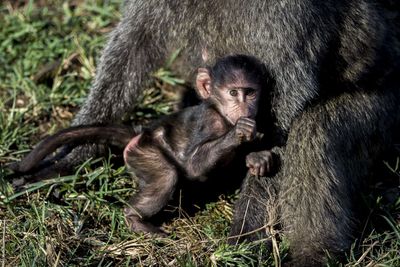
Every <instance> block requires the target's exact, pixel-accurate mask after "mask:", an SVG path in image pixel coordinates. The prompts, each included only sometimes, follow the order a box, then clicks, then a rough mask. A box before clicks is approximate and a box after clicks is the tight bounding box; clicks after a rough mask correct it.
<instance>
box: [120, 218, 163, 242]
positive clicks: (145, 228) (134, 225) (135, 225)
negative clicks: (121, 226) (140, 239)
mask: <svg viewBox="0 0 400 267" xmlns="http://www.w3.org/2000/svg"><path fill="white" fill-rule="evenodd" d="M125 221H126V223H127V224H128V227H129V229H130V230H131V231H132V232H135V233H144V234H151V235H155V236H159V237H166V236H167V234H166V233H165V232H163V231H162V230H161V229H160V228H159V227H156V226H154V225H153V224H151V223H149V222H145V221H143V220H142V219H141V218H140V217H139V216H136V215H125Z"/></svg>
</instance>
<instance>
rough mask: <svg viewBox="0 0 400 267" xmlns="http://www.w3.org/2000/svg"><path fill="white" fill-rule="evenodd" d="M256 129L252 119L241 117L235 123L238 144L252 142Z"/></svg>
mask: <svg viewBox="0 0 400 267" xmlns="http://www.w3.org/2000/svg"><path fill="white" fill-rule="evenodd" d="M256 132H257V127H256V122H255V120H253V119H250V118H245V117H241V118H239V120H238V121H237V122H236V125H235V134H236V137H237V138H238V140H239V143H242V142H249V141H252V140H254V138H255V137H256Z"/></svg>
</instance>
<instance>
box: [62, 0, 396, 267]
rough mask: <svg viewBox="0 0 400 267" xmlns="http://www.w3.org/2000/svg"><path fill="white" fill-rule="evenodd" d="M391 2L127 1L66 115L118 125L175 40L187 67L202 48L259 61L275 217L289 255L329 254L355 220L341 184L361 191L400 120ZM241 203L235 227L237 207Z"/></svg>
mask: <svg viewBox="0 0 400 267" xmlns="http://www.w3.org/2000/svg"><path fill="white" fill-rule="evenodd" d="M392 2H393V1H384V0H381V1H378V0H376V1H372V0H349V1H342V0H339V1H337V0H327V1H311V0H305V1H304V0H301V1H300V0H280V1H252V2H251V3H249V2H247V1H241V0H236V1H235V0H233V1H207V0H206V1H193V0H182V1H167V0H165V1H159V0H146V1H126V4H125V7H124V11H125V12H124V16H123V18H122V21H121V22H120V24H119V25H118V26H117V27H116V28H115V30H114V31H113V33H112V34H111V36H110V39H109V42H108V44H107V46H106V48H105V50H104V52H103V56H102V58H101V61H100V64H99V66H98V68H97V74H96V77H95V80H94V82H93V85H92V88H91V91H90V94H89V96H88V98H87V101H86V102H85V104H84V105H83V107H82V109H81V110H80V112H79V113H78V114H77V116H76V118H75V121H74V123H75V125H78V124H93V123H108V122H117V121H119V119H120V117H121V114H123V113H125V112H129V111H130V110H131V109H132V107H133V106H134V104H135V100H136V99H137V96H138V95H139V94H140V92H141V89H142V88H143V87H144V86H145V83H146V82H147V81H148V79H149V74H150V73H151V72H152V71H153V70H155V69H156V68H157V67H159V66H160V64H161V63H162V62H164V61H165V59H166V58H167V57H168V55H169V54H170V53H171V51H173V50H174V49H176V48H182V56H183V57H182V58H183V61H184V62H186V63H187V64H182V65H183V66H193V67H196V65H198V64H199V62H200V54H201V52H200V51H201V50H202V49H205V50H207V52H208V54H209V56H210V58H211V59H213V58H215V57H216V56H219V55H223V54H226V53H246V54H252V55H254V56H256V57H258V58H261V59H262V60H263V61H264V62H265V63H266V64H268V66H269V69H270V70H271V73H272V75H273V77H274V78H275V82H276V86H275V87H274V92H273V101H272V110H273V112H274V115H275V117H276V125H277V132H278V136H279V132H281V133H283V134H287V136H288V139H287V140H285V139H284V140H282V142H281V144H279V145H281V146H282V148H281V150H282V151H285V162H284V164H283V166H282V170H281V171H280V173H278V176H279V178H277V180H279V184H280V187H281V188H282V189H281V190H280V193H279V199H280V201H279V202H280V203H281V211H282V215H283V216H282V220H283V224H284V225H286V227H285V229H287V230H291V232H290V234H289V235H288V236H289V241H290V243H291V252H292V256H293V258H294V259H295V260H294V262H296V261H297V262H298V263H299V264H298V265H300V266H301V264H302V262H301V260H304V261H306V260H308V259H311V258H312V259H314V260H315V262H316V264H318V263H319V262H321V261H324V256H323V253H322V252H321V251H322V250H323V249H326V250H328V251H329V252H331V253H332V255H333V254H335V253H337V252H341V251H343V250H346V249H348V248H349V246H350V244H351V241H352V240H353V239H352V237H351V233H352V230H353V223H352V222H354V221H356V217H355V215H354V209H353V206H352V204H353V197H352V195H351V194H345V193H344V192H346V193H347V192H355V191H359V190H361V188H360V181H362V180H363V179H364V178H365V176H366V175H367V174H368V173H369V170H370V167H371V165H372V163H373V161H374V160H375V159H376V158H378V156H379V153H380V152H381V151H382V149H383V148H385V146H386V145H387V144H389V143H390V142H391V137H392V136H391V133H392V128H393V126H394V125H395V124H397V123H398V121H397V120H398V118H399V114H400V112H399V111H398V110H397V107H398V106H399V103H400V99H399V96H398V94H397V90H398V86H399V84H400V83H399V80H398V77H400V75H399V66H398V64H399V62H400V60H399V53H398V52H399V51H398V47H399V42H398V41H399V40H398V37H399V35H398V29H399V28H400V27H399V19H398V6H397V5H396V4H393V3H392ZM388 8H390V10H389V9H388ZM193 51H195V52H198V53H197V54H196V53H193ZM188 62H189V63H188ZM114 99H118V101H114ZM268 111H269V110H268V109H266V110H265V112H268ZM371 125H375V126H376V127H375V128H371ZM377 129H379V130H377ZM285 146H286V149H285ZM88 154H90V155H92V154H93V151H87V150H86V149H79V150H76V151H75V152H74V153H72V155H71V156H70V157H69V158H67V159H66V160H65V161H63V162H61V163H60V164H61V166H63V164H64V163H66V164H67V165H70V164H73V160H72V159H76V160H82V158H83V159H84V158H87V156H88ZM56 170H57V169H56ZM293 184H295V186H293ZM288 188H291V189H290V194H285V192H286V191H287V190H288ZM255 190H259V191H260V192H258V194H259V195H264V196H267V195H268V194H267V193H266V191H265V190H266V189H265V188H258V187H257V188H255ZM251 194H253V193H251ZM240 203H241V201H239V204H238V208H237V209H236V219H235V221H234V222H233V231H232V233H233V234H235V233H236V231H235V229H237V226H238V225H240V222H239V221H240V217H241V216H242V215H243V214H244V210H243V209H244V207H243V205H241V204H240ZM254 205H255V206H254V207H253V206H251V205H250V207H251V209H250V210H249V211H248V212H247V219H248V221H247V223H246V226H247V227H248V229H252V228H254V227H257V226H259V225H260V224H262V223H264V221H265V218H264V217H263V214H262V213H261V212H259V211H260V210H264V208H260V209H257V206H256V204H254ZM293 205H294V207H295V208H294V207H293ZM253 210H256V211H257V212H252V211H253ZM338 218H340V219H338ZM333 225H334V227H333ZM246 229H247V228H246ZM309 233H310V234H309Z"/></svg>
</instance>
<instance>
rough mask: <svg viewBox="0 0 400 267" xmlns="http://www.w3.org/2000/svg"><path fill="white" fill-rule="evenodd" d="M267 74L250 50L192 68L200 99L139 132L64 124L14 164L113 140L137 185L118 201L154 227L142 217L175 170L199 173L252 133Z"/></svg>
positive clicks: (163, 199)
mask: <svg viewBox="0 0 400 267" xmlns="http://www.w3.org/2000/svg"><path fill="white" fill-rule="evenodd" d="M267 77H268V75H267V71H266V68H265V66H264V65H263V64H262V63H261V62H260V61H258V60H257V59H255V58H253V57H250V56H245V55H232V56H227V57H224V58H222V59H219V60H218V61H217V62H216V64H215V65H214V66H213V67H209V68H207V69H203V68H202V69H199V74H198V76H197V79H196V85H197V86H196V88H197V91H198V93H199V96H201V97H202V98H203V99H204V100H203V102H202V103H201V104H199V105H197V106H194V107H190V108H186V109H184V110H182V111H181V112H177V113H175V114H172V115H169V116H166V117H164V118H163V119H160V120H159V121H158V122H155V123H153V125H151V126H150V127H148V128H145V129H144V130H143V131H142V132H134V131H133V130H131V129H130V128H128V127H123V126H75V127H71V128H68V129H64V130H62V131H60V132H58V133H56V134H55V135H53V136H50V137H48V138H46V139H45V140H43V141H42V142H41V143H40V144H39V145H37V146H36V147H35V148H34V150H33V151H32V152H30V153H29V154H28V155H27V156H26V157H25V158H24V159H22V160H21V162H20V163H19V164H16V167H15V168H14V170H15V171H16V172H19V173H27V172H30V171H32V169H34V167H35V166H37V165H39V163H40V162H41V160H42V159H43V158H45V157H46V156H48V155H49V154H50V153H52V152H54V151H56V150H57V149H58V148H59V147H60V146H62V145H69V146H71V145H72V146H76V145H79V144H85V143H86V144H87V143H94V144H99V143H106V144H109V145H116V146H120V147H122V148H124V160H125V163H126V166H127V167H128V170H129V171H131V172H132V173H133V176H134V177H135V178H137V179H138V192H137V193H136V194H135V196H134V197H133V198H132V199H131V200H130V201H129V206H128V207H127V208H125V216H126V221H127V223H128V225H129V226H130V228H131V229H132V230H133V231H135V232H159V229H158V228H156V227H155V226H153V225H152V224H150V223H149V222H147V220H148V219H149V218H151V217H153V216H154V215H156V214H157V213H158V212H159V211H160V210H161V209H162V208H163V207H164V206H165V205H166V204H167V203H168V201H169V200H170V199H171V198H172V196H173V194H174V192H175V189H176V187H177V184H178V177H186V178H188V179H189V180H193V181H205V180H206V175H208V174H209V173H210V172H211V171H213V172H215V171H216V169H218V168H219V167H220V166H225V167H226V165H227V164H228V163H230V162H231V161H232V159H233V158H235V156H236V154H237V150H238V148H239V146H240V145H241V144H242V143H243V142H244V141H252V140H253V139H254V138H255V137H256V124H255V121H254V119H255V118H256V116H257V108H258V104H259V99H260V98H261V96H263V94H262V91H265V90H266V89H267ZM254 162H257V161H254ZM266 162H267V163H268V159H267V160H266Z"/></svg>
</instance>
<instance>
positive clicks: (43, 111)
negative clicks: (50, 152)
mask: <svg viewBox="0 0 400 267" xmlns="http://www.w3.org/2000/svg"><path fill="white" fill-rule="evenodd" d="M121 2H122V0H108V1H107V0H103V1H100V0H97V1H96V0H73V1H72V0H71V1H61V0H59V1H57V0H38V1H33V0H31V1H29V0H19V1H15V0H14V1H12V0H9V1H5V0H3V1H2V2H1V3H0V66H1V68H0V164H1V169H0V263H1V264H2V266H34V265H35V266H46V265H51V266H85V265H90V266H92V265H97V266H129V265H133V264H136V265H138V266H252V265H253V266H259V265H264V266H279V262H278V261H279V260H278V259H279V258H281V259H284V258H285V255H286V251H287V246H288V245H287V244H286V242H285V240H284V236H283V237H282V236H281V237H279V238H278V239H277V241H278V244H279V250H277V251H275V253H274V255H268V254H267V255H265V253H264V252H265V250H264V248H263V247H261V248H260V247H259V246H257V245H259V244H257V243H255V244H254V243H253V244H244V245H241V246H238V247H232V246H228V245H227V244H226V238H227V233H228V231H229V224H230V220H231V217H232V202H233V199H234V198H235V196H234V195H232V196H221V197H220V199H219V201H217V202H213V203H210V204H208V205H207V206H206V207H205V208H203V209H199V210H198V212H197V213H196V214H195V216H188V215H187V214H186V213H185V212H184V211H182V210H179V207H177V209H178V211H179V212H177V216H176V217H175V219H174V220H172V222H169V223H168V224H166V225H164V228H165V229H166V230H167V232H168V233H169V236H168V237H167V238H152V237H148V236H143V235H137V234H132V233H131V232H129V231H128V229H127V227H126V225H125V222H124V218H123V213H122V207H123V205H124V203H125V201H126V200H127V199H128V198H129V196H130V195H132V194H133V193H134V191H135V185H134V183H133V181H132V179H131V178H129V176H128V175H127V173H126V172H125V169H124V167H122V166H119V165H115V164H113V160H112V158H113V155H110V157H109V158H103V159H92V160H89V161H88V162H86V163H85V164H83V165H82V166H81V167H80V168H79V169H78V170H77V172H76V174H74V175H71V176H64V177H59V178H55V179H52V180H49V181H46V182H39V183H35V184H32V185H29V186H27V187H26V188H25V189H24V190H23V191H22V192H16V191H14V190H13V188H12V187H11V186H10V184H9V183H7V181H6V179H5V177H6V175H7V170H6V168H5V167H4V166H5V164H7V163H9V162H14V161H17V160H18V159H20V158H21V157H22V156H23V155H24V154H26V153H27V152H28V151H29V150H30V149H31V148H32V147H33V145H35V144H36V143H37V142H38V141H39V140H40V139H41V138H43V137H44V136H47V135H48V134H51V133H54V132H55V131H57V130H59V129H62V128H64V127H67V126H68V125H69V124H70V122H71V119H72V118H73V115H74V114H75V113H76V111H77V109H78V107H79V106H80V105H81V104H82V101H83V100H84V98H85V96H86V95H87V93H88V90H89V87H90V83H91V80H92V78H93V76H94V73H95V69H96V64H97V61H98V57H99V54H100V52H101V49H102V47H103V46H104V44H105V40H106V36H107V33H108V32H110V30H111V29H112V28H113V27H114V26H115V24H116V23H117V22H118V20H119V18H120V4H121ZM174 56H175V55H171V61H172V60H173V59H174ZM153 77H154V79H153V82H152V84H151V85H150V86H149V87H148V88H147V89H146V90H145V94H144V96H143V97H142V99H140V101H139V103H140V105H139V106H138V107H137V108H136V109H135V111H134V112H133V113H132V114H131V115H130V116H129V118H126V120H130V121H133V122H135V123H146V122H149V121H151V120H152V119H154V118H157V117H159V116H160V115H163V114H167V113H170V112H172V111H173V110H174V109H175V107H176V104H177V102H178V99H177V95H176V94H175V92H176V91H179V90H180V89H181V88H182V87H184V83H185V82H184V81H182V80H180V79H179V77H176V75H175V74H174V72H173V70H171V69H170V64H169V62H166V63H165V67H164V68H162V69H160V70H158V71H157V72H156V73H154V74H153ZM397 155H398V154H397ZM382 165H383V166H384V167H383V168H382V169H385V170H384V171H382V172H379V173H377V174H376V176H377V177H378V179H377V180H379V181H382V180H391V182H392V184H395V185H396V184H397V185H398V184H399V179H400V158H399V157H398V156H396V155H395V156H392V157H391V158H390V159H388V161H385V162H383V163H382ZM380 178H382V179H380ZM396 179H397V180H396ZM393 181H394V182H393ZM372 187H373V188H372V189H374V190H371V191H373V192H374V194H369V195H366V203H367V206H368V207H369V211H370V216H369V217H368V219H367V221H366V222H365V228H364V231H363V234H362V239H361V240H362V241H361V242H358V243H355V244H354V249H353V250H352V251H351V252H350V253H348V255H347V264H348V265H349V266H400V253H399V251H400V215H399V214H400V198H399V197H398V191H396V189H397V190H398V188H394V191H393V188H392V189H391V190H388V189H387V188H386V187H383V188H382V186H381V182H379V183H374V184H373V186H372ZM332 264H333V266H336V265H337V263H334V261H333V263H332Z"/></svg>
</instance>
